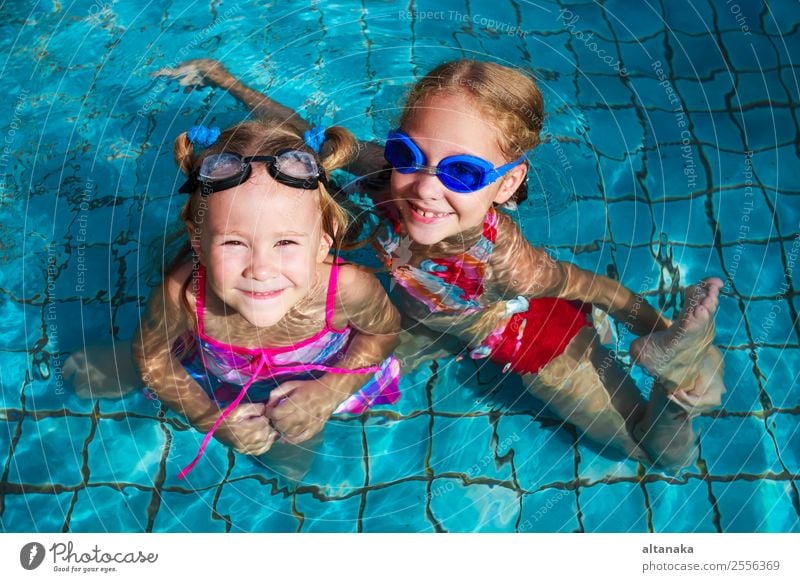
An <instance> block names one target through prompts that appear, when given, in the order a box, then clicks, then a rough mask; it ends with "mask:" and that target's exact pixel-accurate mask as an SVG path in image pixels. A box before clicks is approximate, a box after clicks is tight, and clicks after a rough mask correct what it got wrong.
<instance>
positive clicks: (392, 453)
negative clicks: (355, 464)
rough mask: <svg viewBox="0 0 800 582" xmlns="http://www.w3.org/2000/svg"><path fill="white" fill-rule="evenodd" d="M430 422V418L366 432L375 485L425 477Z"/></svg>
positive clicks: (403, 421) (424, 417)
mask: <svg viewBox="0 0 800 582" xmlns="http://www.w3.org/2000/svg"><path fill="white" fill-rule="evenodd" d="M429 422H430V420H429V418H428V416H427V415H426V416H423V417H418V418H410V419H406V420H401V421H398V422H391V423H387V424H384V425H371V426H368V427H367V428H366V434H367V446H368V447H369V467H370V472H369V478H370V484H371V485H375V484H378V483H386V482H390V481H395V480H398V479H402V478H404V477H411V476H423V475H425V466H424V460H425V455H426V454H427V451H428V445H429V439H428V433H429V428H428V423H429Z"/></svg>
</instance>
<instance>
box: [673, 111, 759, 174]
mask: <svg viewBox="0 0 800 582" xmlns="http://www.w3.org/2000/svg"><path fill="white" fill-rule="evenodd" d="M687 115H688V116H689V117H690V118H691V122H692V127H691V132H692V138H691V139H692V148H693V152H692V153H693V154H694V156H695V164H697V163H698V158H697V153H698V152H697V144H696V143H695V142H696V141H697V142H699V143H700V144H701V145H702V147H703V151H704V152H705V155H706V156H707V158H708V160H709V163H710V165H711V172H712V183H713V184H728V183H730V180H733V182H734V183H736V182H738V181H739V180H740V179H741V178H740V177H741V175H742V173H743V172H744V169H743V167H744V162H743V161H742V160H743V159H744V154H742V153H740V152H743V151H744V148H745V144H744V142H743V141H742V140H743V139H744V136H743V135H742V130H741V123H740V124H738V125H737V124H734V123H733V122H732V118H730V117H724V116H721V115H720V114H719V113H716V112H713V111H704V110H699V109H698V110H695V111H690V112H688V114H687ZM719 147H723V148H725V151H724V152H723V151H719V150H718V148H719ZM731 152H733V153H731ZM718 157H719V158H721V159H722V162H723V163H724V165H723V166H722V167H720V159H718ZM725 158H730V160H731V161H727V160H726V159H725ZM700 169H701V170H702V166H701V167H700ZM720 176H724V178H722V181H721V180H720ZM698 180H699V177H698Z"/></svg>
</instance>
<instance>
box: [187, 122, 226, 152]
mask: <svg viewBox="0 0 800 582" xmlns="http://www.w3.org/2000/svg"><path fill="white" fill-rule="evenodd" d="M219 134H220V131H219V128H218V127H206V126H205V125H195V126H192V128H191V129H190V130H189V141H190V142H192V144H193V145H199V146H200V147H202V148H207V147H210V146H212V145H214V143H215V142H216V141H217V139H218V138H219Z"/></svg>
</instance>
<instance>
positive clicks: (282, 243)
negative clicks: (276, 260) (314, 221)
mask: <svg viewBox="0 0 800 582" xmlns="http://www.w3.org/2000/svg"><path fill="white" fill-rule="evenodd" d="M296 244H297V243H296V242H295V241H293V240H289V239H283V240H279V241H278V242H277V243H275V245H276V246H279V247H288V246H289V245H296Z"/></svg>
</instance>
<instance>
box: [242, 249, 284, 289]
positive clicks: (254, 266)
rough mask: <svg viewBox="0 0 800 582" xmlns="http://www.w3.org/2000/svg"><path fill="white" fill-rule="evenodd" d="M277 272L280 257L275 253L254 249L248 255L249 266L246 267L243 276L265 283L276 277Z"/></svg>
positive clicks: (278, 270)
mask: <svg viewBox="0 0 800 582" xmlns="http://www.w3.org/2000/svg"><path fill="white" fill-rule="evenodd" d="M279 272H280V256H279V255H278V254H277V253H270V252H269V250H261V249H255V250H253V252H252V253H251V254H250V264H249V265H247V268H246V269H245V272H244V276H245V277H247V278H249V279H255V280H256V281H266V280H267V279H271V278H273V277H276V276H277V275H278V273H279Z"/></svg>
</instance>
